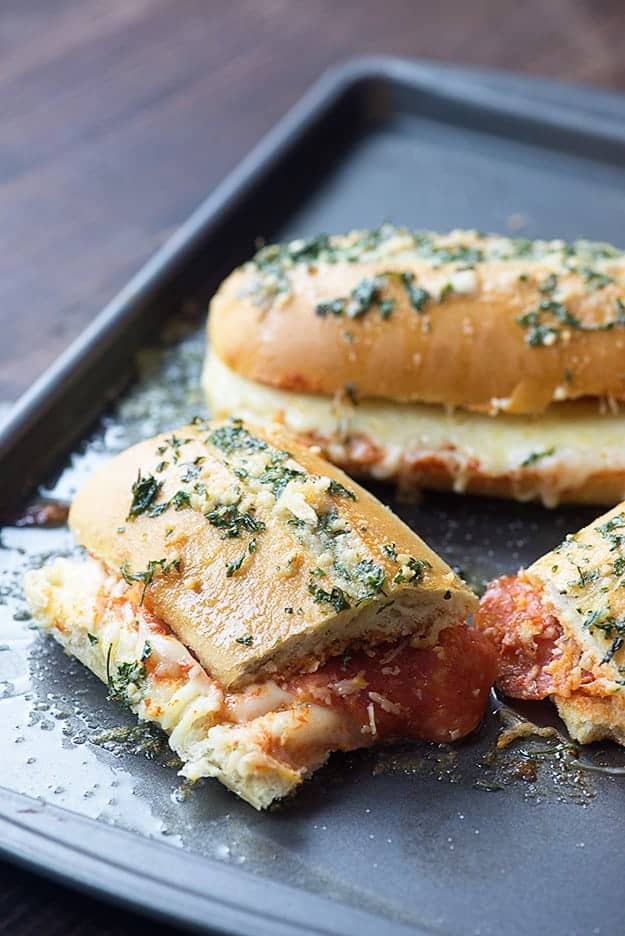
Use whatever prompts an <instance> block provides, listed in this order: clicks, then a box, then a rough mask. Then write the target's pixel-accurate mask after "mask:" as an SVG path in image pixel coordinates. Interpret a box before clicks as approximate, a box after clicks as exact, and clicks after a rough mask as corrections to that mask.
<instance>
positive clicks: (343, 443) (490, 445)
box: [203, 352, 625, 507]
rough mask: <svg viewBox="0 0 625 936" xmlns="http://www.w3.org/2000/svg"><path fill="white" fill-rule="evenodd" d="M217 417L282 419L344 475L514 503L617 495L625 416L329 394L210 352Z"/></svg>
mask: <svg viewBox="0 0 625 936" xmlns="http://www.w3.org/2000/svg"><path fill="white" fill-rule="evenodd" d="M203 385H204V390H205V393H206V395H207V398H208V402H209V405H210V407H211V409H212V411H213V413H214V415H215V416H217V417H224V416H227V415H229V414H230V413H233V412H236V413H239V414H241V416H243V418H245V419H249V420H251V421H252V422H255V423H257V424H267V423H270V422H275V421H281V422H282V423H283V424H284V425H285V426H286V428H287V429H289V430H291V431H292V432H294V433H296V434H297V435H298V436H299V437H300V438H303V439H305V440H307V441H309V442H316V443H317V444H318V445H319V446H320V447H321V448H322V450H323V451H324V453H325V454H326V455H327V456H328V457H329V458H330V459H331V460H332V461H334V462H335V463H337V464H339V465H342V466H343V467H345V468H347V469H348V470H349V471H350V472H351V473H354V474H360V475H366V476H370V477H373V478H376V479H379V480H389V479H392V480H398V481H400V482H405V483H408V484H415V485H421V484H423V485H424V486H428V487H441V488H448V487H452V488H453V489H454V490H455V491H457V492H458V493H462V492H465V491H468V492H475V493H493V494H497V493H504V492H506V490H507V491H510V492H512V494H513V495H514V497H516V498H517V499H518V500H523V501H525V500H533V499H539V500H541V501H542V502H543V503H544V504H545V505H546V506H549V507H553V506H555V505H556V504H558V503H559V502H562V501H578V502H579V501H587V502H590V503H595V502H596V503H610V502H614V501H618V500H620V499H621V498H622V497H623V496H624V495H625V450H624V449H623V444H622V439H623V433H624V432H625V416H624V415H623V414H622V413H621V412H620V409H619V405H618V404H617V403H615V402H614V403H613V404H612V405H610V406H608V405H607V404H600V403H599V401H597V400H588V399H585V400H576V401H569V402H562V403H554V404H552V406H551V407H550V408H549V409H547V410H546V411H545V412H544V413H542V414H540V415H536V416H529V415H526V416H523V415H509V414H506V413H498V414H497V415H496V416H492V415H489V414H486V413H477V412H470V411H468V410H461V409H450V408H446V407H443V406H440V405H435V404H425V403H395V402H393V401H384V400H368V399H367V400H359V399H358V398H357V396H356V395H355V394H354V393H352V394H351V395H350V392H349V388H347V390H346V392H345V393H344V394H342V395H341V396H340V397H336V398H331V397H324V396H320V395H315V394H307V393H300V392H297V391H294V390H293V391H292V390H281V389H276V388H274V387H269V386H264V385H262V384H260V383H256V382H255V381H252V380H249V379H247V378H245V377H242V376H240V375H239V374H237V373H236V372H235V371H233V370H232V369H231V368H229V367H228V366H227V365H226V364H224V363H223V361H221V360H220V359H219V358H218V357H217V355H216V354H215V353H214V352H211V353H209V355H208V357H207V360H206V365H205V369H204V375H203Z"/></svg>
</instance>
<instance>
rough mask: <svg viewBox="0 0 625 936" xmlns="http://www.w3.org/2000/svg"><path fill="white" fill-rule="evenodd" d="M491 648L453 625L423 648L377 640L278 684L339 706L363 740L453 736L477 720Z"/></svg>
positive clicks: (491, 666)
mask: <svg viewBox="0 0 625 936" xmlns="http://www.w3.org/2000/svg"><path fill="white" fill-rule="evenodd" d="M495 668H496V661H495V651H494V648H493V647H492V645H491V643H490V642H489V640H488V639H487V638H486V637H485V636H484V635H483V634H480V633H478V632H476V631H475V630H471V629H469V628H467V627H465V626H464V624H462V625H455V626H452V627H448V628H446V629H445V630H443V631H442V632H441V633H440V635H439V638H438V642H437V645H436V646H435V647H431V648H428V649H422V648H415V647H411V646H410V644H409V641H408V640H406V641H405V642H404V643H403V644H400V645H397V644H393V645H388V644H384V645H382V646H380V647H376V648H375V649H374V650H369V651H365V650H359V651H357V652H354V653H353V654H350V653H349V652H348V653H346V654H345V655H344V656H343V657H342V658H341V657H334V658H332V659H331V660H329V661H328V662H327V663H326V664H325V665H324V666H323V667H321V668H320V669H319V670H317V671H316V672H315V673H312V674H309V675H303V676H296V677H294V678H292V679H290V680H288V681H287V683H286V684H285V687H286V688H287V689H288V690H289V691H291V692H294V693H296V694H297V695H298V696H299V697H300V698H301V699H302V701H309V700H314V701H315V702H318V703H322V704H326V705H328V706H330V707H332V708H338V707H341V708H342V709H343V710H344V711H346V712H347V713H348V714H349V715H351V717H352V718H353V719H354V720H355V722H356V723H357V724H359V725H360V730H361V732H362V735H363V743H366V741H365V739H366V737H367V734H368V735H369V738H370V743H375V742H376V741H380V740H388V739H390V738H415V739H420V740H423V741H437V742H448V741H455V740H457V739H458V738H461V737H463V736H464V735H466V734H468V733H469V732H471V731H473V730H474V729H475V728H476V727H477V726H478V725H479V723H480V720H481V718H482V715H483V713H484V709H485V707H486V702H487V699H488V693H489V690H490V687H491V685H492V684H493V681H494V678H495Z"/></svg>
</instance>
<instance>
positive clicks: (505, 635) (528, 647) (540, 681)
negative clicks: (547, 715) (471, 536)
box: [473, 575, 562, 699]
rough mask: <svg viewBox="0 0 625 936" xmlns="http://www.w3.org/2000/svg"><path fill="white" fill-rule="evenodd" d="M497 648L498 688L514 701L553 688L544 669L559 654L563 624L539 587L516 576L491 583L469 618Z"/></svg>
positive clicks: (541, 694) (539, 696)
mask: <svg viewBox="0 0 625 936" xmlns="http://www.w3.org/2000/svg"><path fill="white" fill-rule="evenodd" d="M473 624H474V627H476V628H477V629H478V630H480V631H481V632H482V633H483V634H484V635H485V636H486V637H487V638H488V639H489V640H491V641H492V643H493V644H494V645H495V646H496V647H497V651H498V661H497V686H498V687H499V688H500V689H501V690H502V692H505V693H506V695H509V696H512V697H514V698H516V699H544V698H545V697H546V696H548V695H550V694H551V693H552V692H553V690H554V685H553V679H552V676H551V675H550V673H549V672H546V671H545V670H546V668H547V667H548V666H549V664H550V663H551V662H552V661H553V660H554V659H556V658H557V657H558V656H559V655H560V649H559V646H558V640H559V638H560V637H561V636H562V628H561V627H560V623H559V621H558V619H557V618H555V617H554V616H553V615H552V614H550V613H549V612H548V611H547V609H546V608H545V606H544V605H543V603H542V600H541V594H540V591H539V590H538V589H537V588H536V587H535V586H533V585H532V584H531V583H530V582H527V581H525V580H523V579H522V578H519V577H518V576H509V575H508V576H502V577H501V578H498V579H495V581H494V582H492V583H491V584H490V585H489V586H488V589H487V591H486V593H485V595H484V596H483V598H482V600H481V602H480V607H479V610H478V611H477V613H476V614H475V615H474V618H473Z"/></svg>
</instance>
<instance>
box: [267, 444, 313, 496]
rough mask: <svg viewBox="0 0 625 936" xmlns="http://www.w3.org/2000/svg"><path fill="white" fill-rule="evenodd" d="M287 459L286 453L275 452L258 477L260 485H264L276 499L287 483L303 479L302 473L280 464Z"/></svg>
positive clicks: (287, 454)
mask: <svg viewBox="0 0 625 936" xmlns="http://www.w3.org/2000/svg"><path fill="white" fill-rule="evenodd" d="M288 457H289V453H288V452H276V453H275V454H274V455H273V456H272V458H271V461H270V463H269V464H268V465H267V467H266V468H265V470H264V471H263V473H262V474H261V475H259V477H258V480H259V481H260V483H261V484H266V485H267V486H268V487H269V488H270V489H271V493H272V494H273V496H274V497H276V498H278V497H280V495H281V494H282V492H283V491H284V489H285V487H286V486H287V484H288V483H289V481H293V479H294V478H303V477H305V474H304V472H303V471H299V470H298V469H297V468H287V467H286V466H285V465H284V464H282V462H283V461H284V460H285V459H286V458H288Z"/></svg>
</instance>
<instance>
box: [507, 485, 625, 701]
mask: <svg viewBox="0 0 625 936" xmlns="http://www.w3.org/2000/svg"><path fill="white" fill-rule="evenodd" d="M521 574H522V575H523V576H524V577H526V578H527V579H529V581H531V582H533V583H535V584H537V585H538V586H539V587H540V589H541V591H542V594H543V601H544V603H545V604H546V605H547V607H548V608H549V609H550V610H552V611H553V613H554V614H555V615H556V617H557V618H558V620H559V621H560V624H561V626H562V629H563V632H564V634H565V636H568V637H571V638H573V639H574V640H575V641H576V643H577V644H579V645H581V647H582V648H583V649H584V651H585V654H586V655H585V657H584V658H583V668H584V670H587V671H589V672H594V673H595V674H596V676H597V678H598V679H599V680H600V681H601V680H603V681H604V684H605V688H606V691H607V692H608V693H609V692H614V691H617V690H618V689H619V687H621V686H622V685H623V684H624V683H623V679H625V587H624V585H625V502H623V503H621V504H619V505H618V506H616V507H615V508H614V509H613V510H610V511H608V512H607V513H605V514H603V515H602V516H601V517H598V518H597V519H596V520H594V521H593V522H592V523H590V524H589V525H588V526H587V527H584V528H583V529H582V530H580V531H579V532H578V533H573V534H569V535H568V536H567V537H566V539H564V541H563V542H562V543H561V544H560V545H559V546H556V548H555V549H553V550H552V551H551V552H550V553H547V554H546V555H545V556H542V557H541V558H540V559H538V560H537V561H536V562H534V563H533V564H532V565H531V566H530V567H529V568H528V569H527V570H526V571H525V572H522V573H521Z"/></svg>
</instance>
